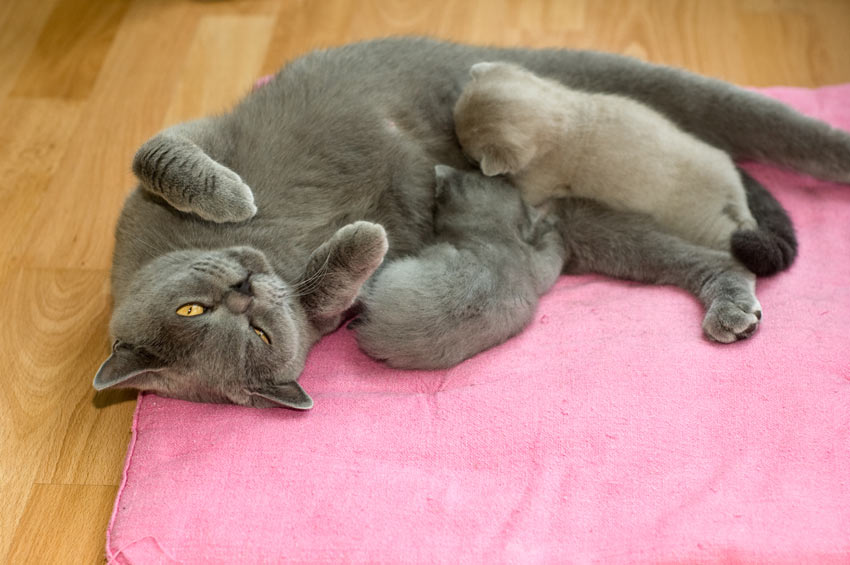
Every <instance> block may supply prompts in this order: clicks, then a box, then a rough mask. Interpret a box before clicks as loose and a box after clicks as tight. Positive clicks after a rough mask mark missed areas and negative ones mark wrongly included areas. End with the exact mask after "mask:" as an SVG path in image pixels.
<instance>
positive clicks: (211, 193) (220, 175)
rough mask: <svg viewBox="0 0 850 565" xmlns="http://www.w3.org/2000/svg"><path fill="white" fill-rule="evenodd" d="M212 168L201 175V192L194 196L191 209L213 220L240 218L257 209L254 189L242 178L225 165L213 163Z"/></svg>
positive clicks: (240, 220)
mask: <svg viewBox="0 0 850 565" xmlns="http://www.w3.org/2000/svg"><path fill="white" fill-rule="evenodd" d="M213 165H214V167H215V170H213V171H209V172H208V173H207V175H208V176H207V177H206V178H205V179H204V182H203V185H204V188H205V189H206V191H205V194H201V195H199V196H198V197H196V198H195V200H194V202H192V205H191V211H192V212H194V213H195V214H197V215H198V216H200V217H202V218H203V219H205V220H209V221H211V222H216V223H220V224H221V223H228V222H244V221H246V220H250V219H251V218H253V217H254V215H255V214H256V213H257V206H256V205H255V204H254V193H253V192H252V191H251V188H250V187H249V186H248V185H247V184H245V183H244V182H242V178H241V177H240V176H239V175H237V174H236V173H235V172H233V171H231V170H230V169H228V168H227V167H222V166H221V165H219V164H218V163H213Z"/></svg>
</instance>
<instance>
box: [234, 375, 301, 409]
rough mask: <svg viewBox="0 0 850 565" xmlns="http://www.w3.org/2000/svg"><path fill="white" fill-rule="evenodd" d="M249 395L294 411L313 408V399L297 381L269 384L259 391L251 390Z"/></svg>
mask: <svg viewBox="0 0 850 565" xmlns="http://www.w3.org/2000/svg"><path fill="white" fill-rule="evenodd" d="M248 394H249V395H250V396H255V397H258V398H262V399H263V400H267V401H269V402H271V403H272V404H275V405H277V406H283V407H284V408H292V409H293V410H309V409H310V408H312V407H313V399H312V398H310V395H309V394H307V393H306V392H305V391H304V389H303V388H301V385H300V384H298V382H297V381H286V382H283V383H272V384H268V385H266V386H263V387H262V388H260V389H258V390H250V391H248Z"/></svg>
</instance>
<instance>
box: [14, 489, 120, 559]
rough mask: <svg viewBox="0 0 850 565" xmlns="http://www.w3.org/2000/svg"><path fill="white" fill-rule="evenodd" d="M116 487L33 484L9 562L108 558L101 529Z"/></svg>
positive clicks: (102, 529)
mask: <svg viewBox="0 0 850 565" xmlns="http://www.w3.org/2000/svg"><path fill="white" fill-rule="evenodd" d="M117 491H118V487H114V486H99V485H44V484H36V485H33V487H32V493H31V495H30V497H29V503H28V504H27V508H26V511H25V512H24V516H23V518H22V519H21V523H20V525H19V526H18V529H17V531H16V532H15V543H14V545H13V546H12V548H11V550H10V551H9V555H8V557H7V559H6V562H7V563H9V564H13V563H14V564H25V563H32V564H39V565H41V564H47V563H57V564H58V563H103V562H105V549H104V548H105V545H104V539H103V534H102V532H103V531H104V530H106V525H107V523H108V522H109V517H110V515H111V509H112V501H113V500H114V498H115V494H116V492H117Z"/></svg>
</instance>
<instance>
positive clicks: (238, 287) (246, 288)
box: [233, 273, 252, 296]
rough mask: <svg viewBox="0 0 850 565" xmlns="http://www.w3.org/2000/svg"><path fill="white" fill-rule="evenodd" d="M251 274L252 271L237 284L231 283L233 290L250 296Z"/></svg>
mask: <svg viewBox="0 0 850 565" xmlns="http://www.w3.org/2000/svg"><path fill="white" fill-rule="evenodd" d="M251 274H252V273H248V276H247V277H245V280H243V281H242V282H240V283H239V284H235V285H233V290H235V291H236V292H238V293H240V294H245V295H247V296H251Z"/></svg>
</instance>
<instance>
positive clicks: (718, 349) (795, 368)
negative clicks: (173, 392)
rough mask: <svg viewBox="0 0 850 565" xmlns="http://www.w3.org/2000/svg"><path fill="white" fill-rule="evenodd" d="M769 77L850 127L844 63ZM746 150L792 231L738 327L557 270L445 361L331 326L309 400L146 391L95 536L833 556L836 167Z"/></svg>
mask: <svg viewBox="0 0 850 565" xmlns="http://www.w3.org/2000/svg"><path fill="white" fill-rule="evenodd" d="M766 92H767V93H768V94H769V95H771V96H775V97H777V98H780V99H783V100H785V101H787V102H788V103H790V104H792V105H794V106H796V107H797V108H799V109H800V110H802V111H803V112H805V113H808V114H811V115H813V116H816V117H819V118H822V119H824V120H827V121H829V122H831V123H833V124H836V125H838V126H841V127H843V128H845V129H850V85H847V86H840V87H831V88H823V89H819V90H815V91H809V90H800V89H778V88H777V89H770V90H768V91H766ZM749 169H750V170H751V171H752V172H753V173H754V174H755V176H756V177H758V178H759V179H760V180H761V181H762V182H763V183H765V185H766V186H768V187H770V188H771V190H772V191H773V192H774V193H775V194H776V196H777V197H778V198H779V199H780V200H781V201H782V203H783V204H784V205H785V206H786V207H787V208H788V209H789V211H790V212H791V215H792V217H793V219H794V221H795V223H796V226H797V228H798V234H799V239H800V256H799V259H798V260H797V262H796V264H795V265H794V266H793V267H792V268H791V270H790V271H787V272H785V273H782V274H780V275H778V276H776V277H773V278H770V279H762V280H760V281H759V283H758V296H759V299H760V300H761V303H762V305H763V307H764V320H763V325H762V327H761V329H760V330H759V331H758V332H757V333H756V335H755V336H754V337H753V338H752V339H749V340H746V341H743V342H738V343H736V344H733V345H717V344H713V343H709V342H708V341H706V340H705V339H704V338H703V337H702V335H701V330H700V321H701V319H702V314H703V312H702V308H701V306H700V305H699V304H698V303H697V302H696V301H695V300H694V299H693V298H692V297H691V296H689V295H688V294H686V293H684V292H682V291H680V290H677V289H674V288H667V287H653V286H642V285H638V284H633V283H628V282H621V281H615V280H611V279H608V278H604V277H598V276H581V277H562V278H561V280H560V281H559V282H558V284H557V286H556V287H555V288H554V289H553V290H552V291H551V292H550V293H549V294H548V295H547V296H545V297H544V298H543V301H542V304H541V306H540V310H539V312H538V314H537V317H536V319H535V321H534V322H533V324H532V325H531V327H529V328H528V329H527V331H525V332H524V333H523V334H522V335H520V336H519V337H517V338H515V339H513V340H511V341H510V342H508V343H506V344H504V345H502V346H500V347H497V348H496V349H494V350H492V351H489V352H487V353H485V354H482V355H479V356H477V357H475V358H474V359H471V360H469V361H467V362H465V363H463V364H461V365H460V366H458V367H456V368H454V369H451V370H447V371H439V372H401V371H395V370H391V369H388V368H387V367H385V366H382V365H380V364H378V363H376V362H373V361H372V360H370V359H369V358H367V357H366V356H365V355H364V354H362V353H360V352H359V351H358V349H357V347H356V345H355V342H354V339H353V336H352V334H351V332H349V331H348V330H345V329H342V330H340V331H338V332H337V333H335V334H333V335H330V336H328V337H327V338H325V339H324V340H323V341H322V342H321V343H320V344H319V345H318V346H317V347H316V348H315V349H314V351H313V352H312V353H311V355H310V358H309V361H308V364H307V369H306V371H305V372H304V374H303V376H302V378H301V382H302V384H303V385H304V387H305V388H306V389H307V390H308V391H309V392H310V394H312V396H313V398H314V399H315V401H316V407H315V408H314V409H313V410H312V411H311V412H307V413H297V412H291V411H288V410H283V409H270V410H255V409H247V408H240V407H236V406H215V405H201V404H191V403H188V402H181V401H176V400H168V399H164V398H159V397H157V396H154V395H142V396H140V398H139V403H138V408H137V410H136V417H135V420H134V423H133V439H132V442H131V445H130V448H129V453H128V455H127V464H126V469H125V473H124V481H123V484H122V486H121V490H120V492H119V495H118V499H117V501H116V503H115V512H114V515H113V517H112V521H111V523H110V525H109V531H108V533H107V556H108V558H109V560H110V561H111V562H114V563H140V564H148V563H172V562H181V563H196V562H204V563H208V562H210V563H259V562H262V563H274V562H278V561H282V560H286V561H292V562H361V563H362V562H388V563H397V562H405V563H411V562H416V563H470V562H471V563H502V562H505V563H556V562H558V563H561V562H594V561H600V562H604V563H633V562H695V561H697V562H707V561H710V562H718V561H723V562H727V561H732V562H772V563H791V562H800V561H807V562H812V563H847V562H848V560H850V291H848V285H850V187H847V186H840V185H831V184H828V183H823V182H819V181H815V180H812V179H809V178H804V177H801V176H797V175H794V174H790V173H786V172H781V171H779V170H777V169H774V168H769V167H764V166H752V167H749Z"/></svg>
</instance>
